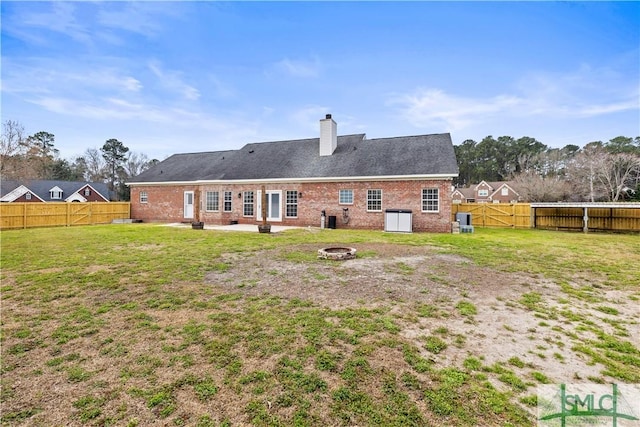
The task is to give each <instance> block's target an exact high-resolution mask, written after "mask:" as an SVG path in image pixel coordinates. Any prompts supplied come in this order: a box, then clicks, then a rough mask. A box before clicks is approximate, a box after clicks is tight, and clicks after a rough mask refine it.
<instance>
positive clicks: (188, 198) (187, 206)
mask: <svg viewBox="0 0 640 427" xmlns="http://www.w3.org/2000/svg"><path fill="white" fill-rule="evenodd" d="M184 218H185V219H193V191H185V192H184Z"/></svg>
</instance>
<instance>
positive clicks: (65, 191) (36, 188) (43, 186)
mask: <svg viewBox="0 0 640 427" xmlns="http://www.w3.org/2000/svg"><path fill="white" fill-rule="evenodd" d="M87 185H88V186H90V187H91V188H92V189H93V190H94V191H95V192H97V193H98V194H100V195H101V196H102V197H103V198H104V199H105V200H107V201H109V199H110V198H109V188H108V187H107V184H105V183H103V182H86V181H57V180H55V181H54V180H26V181H14V180H9V181H7V180H2V182H1V183H0V201H2V202H12V201H14V200H16V199H17V198H19V197H20V196H22V195H23V194H25V193H26V192H27V191H29V192H31V194H33V195H34V196H36V197H37V198H38V199H40V200H41V201H43V202H60V201H73V200H78V201H86V199H85V198H84V197H83V196H82V194H81V193H80V190H82V189H83V188H85V187H86V186H87ZM51 190H54V191H62V199H52V198H51Z"/></svg>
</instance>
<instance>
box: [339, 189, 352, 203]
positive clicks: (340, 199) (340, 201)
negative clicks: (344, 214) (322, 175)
mask: <svg viewBox="0 0 640 427" xmlns="http://www.w3.org/2000/svg"><path fill="white" fill-rule="evenodd" d="M343 191H350V192H351V202H350V203H349V202H343V201H342V198H341V197H340V194H342V192H343ZM353 194H354V191H353V189H352V188H341V189H340V190H338V204H339V205H353Z"/></svg>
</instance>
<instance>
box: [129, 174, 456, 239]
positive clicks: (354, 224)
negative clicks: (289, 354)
mask: <svg viewBox="0 0 640 427" xmlns="http://www.w3.org/2000/svg"><path fill="white" fill-rule="evenodd" d="M425 188H438V190H439V195H440V210H439V212H422V189H425ZM260 189H261V185H259V184H243V185H235V184H234V185H202V186H200V187H196V186H193V185H190V186H143V185H134V186H132V187H131V217H132V218H135V219H141V220H143V221H161V222H181V221H185V219H184V213H183V209H184V208H183V203H184V191H200V195H199V201H200V208H201V209H200V212H199V219H200V220H201V221H204V222H205V223H209V224H223V225H224V224H229V223H230V221H232V220H236V221H238V222H239V223H241V224H256V223H259V221H257V220H256V215H255V214H257V213H258V212H257V203H256V204H255V205H254V213H255V214H254V216H253V217H245V216H243V215H242V213H243V212H242V209H243V204H242V202H243V199H242V198H238V194H239V193H243V192H244V191H253V192H254V197H255V198H256V202H257V197H258V194H257V192H258V190H260ZM266 189H267V190H282V201H281V203H282V210H283V214H282V222H272V224H277V225H294V226H320V220H321V219H320V218H321V212H322V211H323V210H324V211H325V212H326V215H327V217H328V216H336V217H337V222H336V225H337V228H357V229H374V230H383V229H384V211H385V209H410V210H412V212H413V230H414V231H432V232H449V231H450V230H451V180H421V181H377V182H356V181H354V182H339V183H330V182H323V183H299V184H267V185H266ZM340 189H350V190H353V204H351V205H341V204H339V199H338V197H339V190H340ZM374 189H380V190H382V211H381V212H367V190H374ZM287 190H297V191H298V217H297V218H287V217H285V199H286V191H287ZM141 191H146V192H147V198H148V202H147V203H140V192H141ZM206 191H218V192H219V194H220V206H219V208H220V210H219V211H218V212H206V211H205V206H206V196H205V194H206ZM224 191H231V192H232V212H230V213H229V212H223V211H222V210H223V202H224V200H223V199H224V197H223V196H224ZM196 199H198V197H196ZM344 208H348V209H349V221H348V223H344V221H343V209H344ZM327 225H328V218H327Z"/></svg>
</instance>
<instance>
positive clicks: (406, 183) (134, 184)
mask: <svg viewBox="0 0 640 427" xmlns="http://www.w3.org/2000/svg"><path fill="white" fill-rule="evenodd" d="M457 174H458V166H457V162H456V158H455V154H454V151H453V143H452V142H451V136H450V135H449V134H433V135H420V136H407V137H396V138H381V139H366V137H365V135H364V134H357V135H345V136H338V135H337V125H336V122H335V121H334V120H333V119H332V117H331V115H329V114H328V115H327V116H326V118H325V119H322V120H320V138H310V139H302V140H290V141H276V142H263V143H252V144H247V145H245V146H244V147H243V148H241V149H239V150H229V151H216V152H207V153H188V154H176V155H173V156H171V157H169V158H168V159H166V160H164V161H162V162H160V163H158V164H157V165H155V166H154V167H153V168H151V169H149V170H148V171H146V172H144V173H142V174H141V175H139V176H138V177H136V178H134V179H132V180H131V181H130V182H128V185H129V186H130V188H131V216H132V218H135V219H140V220H143V221H145V222H149V221H152V222H153V221H158V222H191V221H196V220H197V221H203V222H205V223H208V224H217V225H226V224H231V223H236V222H237V223H239V224H259V223H261V222H262V200H263V197H262V191H263V188H264V191H265V193H266V212H267V221H268V222H269V223H271V224H276V225H289V226H316V227H317V226H320V225H321V223H322V222H323V216H324V222H325V225H327V226H328V225H329V223H328V219H329V218H330V217H335V220H336V221H335V226H336V227H337V228H351V229H373V230H376V229H377V230H382V229H383V228H384V220H385V211H386V210H388V209H402V210H405V211H409V210H410V211H411V213H412V229H413V231H431V232H449V231H450V230H451V184H452V180H453V178H454V177H456V176H457Z"/></svg>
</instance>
